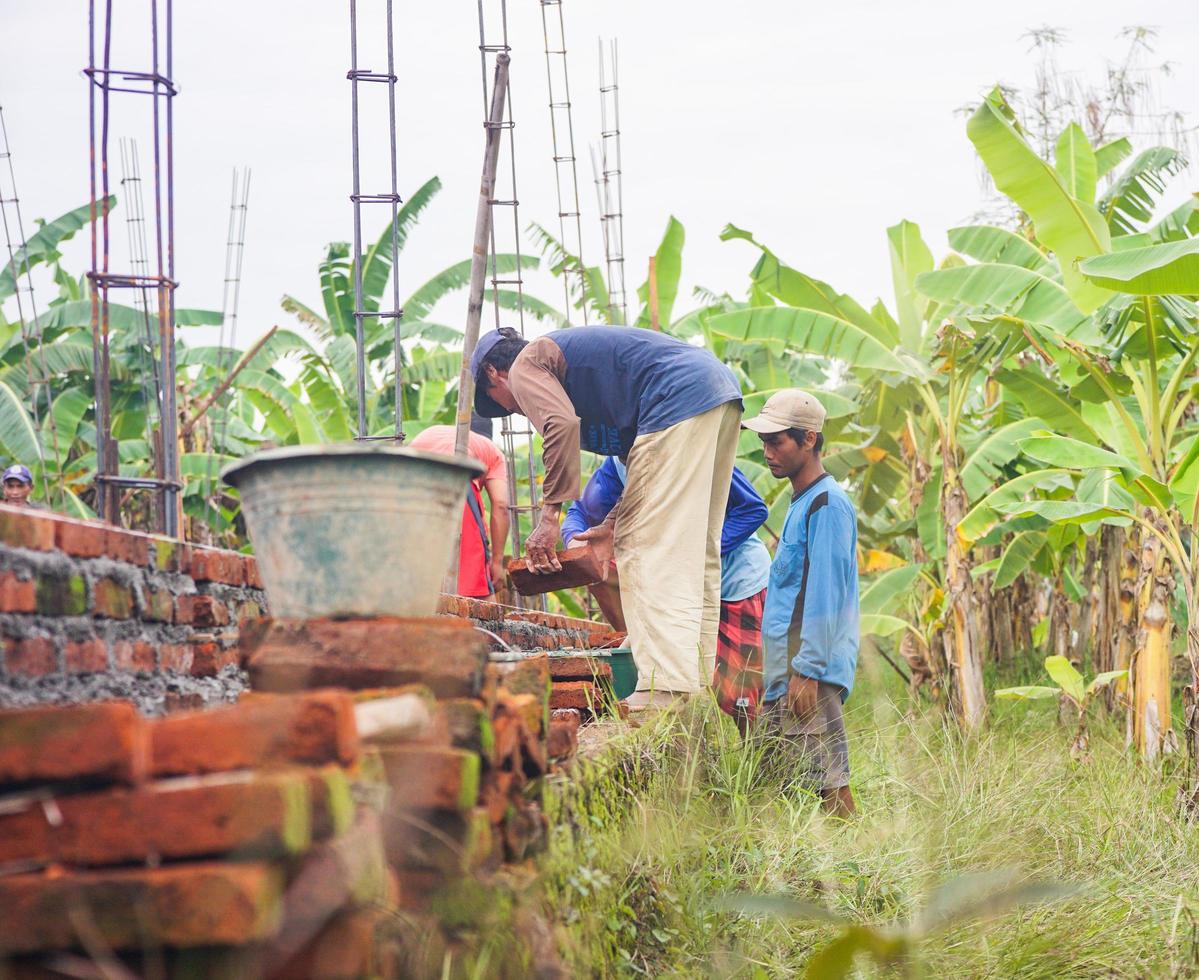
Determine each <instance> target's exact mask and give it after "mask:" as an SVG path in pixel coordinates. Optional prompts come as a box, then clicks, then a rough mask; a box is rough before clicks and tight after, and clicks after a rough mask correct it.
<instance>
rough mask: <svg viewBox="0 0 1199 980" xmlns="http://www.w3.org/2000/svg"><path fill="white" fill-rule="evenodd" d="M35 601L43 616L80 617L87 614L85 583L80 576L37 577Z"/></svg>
mask: <svg viewBox="0 0 1199 980" xmlns="http://www.w3.org/2000/svg"><path fill="white" fill-rule="evenodd" d="M36 601H37V611H38V612H39V613H41V614H42V615H43V616H82V615H83V614H84V613H85V612H87V582H85V581H84V579H83V576H82V575H67V576H63V575H39V576H38V579H37V594H36Z"/></svg>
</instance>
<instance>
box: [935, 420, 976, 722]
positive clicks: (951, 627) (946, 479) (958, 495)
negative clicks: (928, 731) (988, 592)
mask: <svg viewBox="0 0 1199 980" xmlns="http://www.w3.org/2000/svg"><path fill="white" fill-rule="evenodd" d="M942 459H943V466H944V470H943V479H942V484H941V518H942V521H943V526H944V528H945V539H946V551H945V593H946V596H945V601H946V610H947V616H946V623H945V629H944V631H943V633H942V640H943V642H944V644H945V662H946V664H947V665H948V668H949V691H950V703H951V705H952V706H953V710H954V713H955V714H956V716H957V719H958V722H959V724H960V725H961V726H962V728H964V729H965V730H966V731H974V730H976V729H978V728H980V727H981V726H982V724H983V722H984V721H985V720H986V716H987V702H986V693H985V691H984V690H983V671H982V657H981V655H980V653H981V651H980V650H979V639H978V638H979V633H978V621H977V610H976V607H975V596H974V588H973V582H972V581H971V577H970V562H969V559H968V558H967V557H966V552H965V549H964V548H963V547H962V545H961V542H960V541H959V540H958V534H957V527H958V523H959V522H960V521H961V520H962V518H963V517H965V516H966V511H967V510H968V508H969V501H968V498H967V497H966V491H965V488H964V487H963V486H962V482H961V478H960V477H959V475H958V469H957V454H956V452H954V450H953V448H952V447H951V446H948V445H946V444H945V442H944V441H943V442H942Z"/></svg>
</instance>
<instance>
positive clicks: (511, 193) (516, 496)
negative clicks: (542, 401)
mask: <svg viewBox="0 0 1199 980" xmlns="http://www.w3.org/2000/svg"><path fill="white" fill-rule="evenodd" d="M484 6H485V0H478V8H479V61H480V75H481V77H482V81H483V111H484V112H485V113H490V106H491V91H490V88H489V85H488V82H489V78H488V74H489V73H488V59H489V57H490V56H492V55H495V56H496V58H497V59H498V56H499V55H500V54H505V55H509V54H511V51H512V48H511V46H510V45H509V44H508V4H507V0H498V2H496V0H490V2H488V3H487V4H486V6H488V7H489V8H491V9H492V10H493V11H498V14H499V18H500V25H499V26H500V40H499V42H498V43H495V42H489V41H488V31H487V17H486V12H485V10H484ZM505 87H506V88H507V89H508V92H507V104H506V107H505V119H504V121H503V122H502V123H501V124H500V125H499V127H498V129H499V130H500V132H501V136H502V134H503V132H505V131H506V132H507V134H508V152H507V164H508V169H507V181H506V182H502V181H501V179H500V177H499V172H498V170H497V176H496V184H497V189H496V195H497V196H493V197H492V199H491V201H490V204H491V208H492V217H491V236H490V238H491V248H490V251H491V260H490V261H491V299H492V308H493V311H494V315H495V326H496V327H499V326H500V325H501V318H500V309H501V307H500V292H501V290H500V287H501V286H511V287H513V290H512V293H511V294H510V295H511V298H512V300H513V306H514V307H515V310H514V313H515V317H514V320H515V324H514V325H515V327H516V329H517V330H518V331H519V332H520V334H521V335H522V336H523V335H524V332H525V317H524V278H523V276H522V274H521V270H522V269H523V268H524V263H523V259H522V257H521V249H520V235H521V228H520V213H519V208H520V195H519V194H518V192H517V181H516V143H515V140H514V139H513V130H514V129H515V125H516V124H515V122H514V121H513V110H512V79H511V75H510V74H509V77H508V79H507V81H506V83H505ZM501 154H503V150H502V148H501ZM501 183H505V184H506V187H505V190H506V193H505V196H503V197H499V196H498V195H499V193H500V191H499V186H500V184H501ZM495 208H506V209H508V210H509V211H510V213H511V215H512V225H511V236H512V238H511V241H512V252H513V255H512V258H513V261H514V269H513V272H512V273H511V275H510V278H505V277H504V275H503V274H502V273H501V272H500V267H499V259H498V256H499V254H500V253H499V251H498V249H497V248H496V240H497V228H498V225H499V223H498V222H497V221H496V220H495ZM535 436H536V434H535V433H534V431H533V427H532V426H531V425H530V424H529V422H528V420H527V419H523V418H522V420H521V422H520V423H517V422H514V421H513V416H511V415H509V416H505V417H504V419H503V422H502V423H501V427H500V437H501V439H502V441H503V446H504V453H505V455H506V456H507V459H508V492H509V505H508V512H509V515H510V517H511V528H512V531H511V534H512V553H513V555H520V553H521V548H522V542H523V534H522V531H521V515H528V517H529V520H530V522H532V520H533V518H534V515H536V513H537V512H538V510H539V509H540V504H539V500H538V498H539V494H538V484H537V460H536V456H535V453H534V448H533V446H534V439H535ZM518 460H519V462H518ZM518 466H519V467H520V468H521V469H523V470H524V471H525V475H526V482H527V486H528V494H527V499H528V503H527V504H524V503H521V494H520V491H521V485H520V482H519V481H518V479H517V468H518ZM493 544H495V543H493ZM514 601H515V602H516V603H517V604H518V605H523V604H524V600H523V599H522V598H521V597H520V596H519V595H517V596H516V597H515V600H514ZM534 602H535V603H536V604H537V605H538V606H539V607H540V608H542V609H544V608H545V597H544V596H539V597H538V598H536V599H535V600H534Z"/></svg>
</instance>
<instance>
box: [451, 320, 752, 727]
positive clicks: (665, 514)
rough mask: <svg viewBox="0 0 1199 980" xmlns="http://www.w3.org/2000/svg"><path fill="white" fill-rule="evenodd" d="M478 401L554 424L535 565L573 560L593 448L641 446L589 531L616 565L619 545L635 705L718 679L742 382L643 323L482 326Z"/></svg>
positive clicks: (621, 452)
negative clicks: (567, 520) (571, 540)
mask: <svg viewBox="0 0 1199 980" xmlns="http://www.w3.org/2000/svg"><path fill="white" fill-rule="evenodd" d="M471 370H472V373H473V374H474V377H475V410H476V411H477V412H478V413H479V414H480V415H482V416H485V417H490V418H495V417H498V416H501V415H509V414H511V413H512V412H520V413H521V414H523V415H524V416H525V417H526V418H528V419H529V421H530V422H531V423H532V424H533V427H534V428H535V429H536V430H537V431H538V433H540V435H541V437H542V442H543V451H542V458H543V462H544V465H545V482H544V486H543V494H544V496H543V501H542V508H541V519H540V521H539V523H538V525H537V527H536V528H535V529H534V530H533V533H532V534H530V535H529V537H528V539H527V540H526V541H525V557H526V559H527V561H528V563H529V568H530V570H532V571H534V572H538V573H541V574H545V573H548V572H551V571H556V570H558V568H560V567H561V566H560V564H559V562H558V559H557V558H556V557H555V549H556V547H557V544H558V542H559V540H560V539H561V531H560V527H559V525H560V523H561V516H562V506H563V505H564V504H566V503H568V502H569V501H572V500H576V499H578V497H579V493H580V489H581V488H580V466H579V452H580V450H581V449H586V450H589V451H590V452H594V453H598V454H600V455H603V456H627V460H628V462H627V472H628V478H627V483H626V486H625V491H624V495H623V497H622V499H621V501H620V503H619V505H618V506H617V507H616V508H615V509H614V510H613V512H612V513H611V514H609V515H608V518H607V519H606V520H605V521H604V523H603V524H601V525H600V526H599V527H596V528H592V529H591V530H589V531H586V532H584V533H583V534H580V535H578V536H577V537H576V538H575V540H577V541H589V542H590V543H591V545H592V546H593V547H594V548H595V549H596V551H597V552H598V554H599V557H600V558H601V560H603V561H604V567H607V559H608V558H610V557H611V554H612V552H613V550H614V551H615V555H616V560H617V562H619V564H620V570H621V596H622V603H623V605H624V613H625V622H626V624H627V625H628V629H629V642H630V645H631V646H632V648H633V657H634V659H635V661H636V663H637V674H638V681H637V688H638V689H637V692H636V693H635V694H634V695H633V696H632V697H630V698H629V704H630V706H632V707H639V706H643V705H646V704H650V703H655V702H664V701H669V700H670V699H672V698H674V697H677V696H684V695H689V694H694V693H696V692H699V691H702V690H703V689H704V688H705V687H707V685H708V683H709V682H710V679H711V677H712V671H713V668H714V666H715V661H716V633H717V627H718V624H719V617H720V532H721V527H722V525H723V523H724V509H725V502H726V500H727V499H728V488H729V480H730V479H731V477H732V471H733V460H734V458H735V456H736V453H737V437H738V432H739V426H740V422H741V389H740V387H739V386H738V384H737V379H736V377H735V376H734V375H733V372H732V371H730V370H729V369H728V368H727V367H726V366H725V365H723V364H721V363H720V361H718V360H717V359H716V357H715V356H713V355H712V353H711V352H709V351H706V350H704V349H703V348H700V347H693V346H691V345H690V344H686V343H683V342H682V341H680V340H676V339H674V338H673V337H669V336H667V335H665V334H661V333H658V332H656V331H652V330H643V329H638V328H633V327H572V328H570V329H566V330H556V331H553V332H551V333H549V334H546V335H545V336H543V337H539V338H538V339H537V340H534V341H532V342H526V341H525V340H524V339H523V338H522V337H520V335H519V334H517V333H516V332H515V331H513V330H506V329H501V330H498V331H491V332H490V333H488V334H486V335H484V336H483V337H480V338H479V343H478V346H477V347H476V348H475V352H474V356H473V357H472V359H471Z"/></svg>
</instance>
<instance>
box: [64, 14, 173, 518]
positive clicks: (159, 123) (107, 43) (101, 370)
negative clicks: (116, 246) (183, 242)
mask: <svg viewBox="0 0 1199 980" xmlns="http://www.w3.org/2000/svg"><path fill="white" fill-rule="evenodd" d="M96 6H97V0H89V3H88V66H87V68H85V69H84V75H85V76H86V78H87V79H88V83H89V85H88V93H89V101H88V123H89V125H88V130H89V143H90V164H91V166H90V178H91V181H90V182H91V207H90V216H91V219H92V220H91V233H92V242H91V245H92V248H91V259H92V264H91V269H90V271H89V272H88V275H87V278H88V281H89V283H90V286H91V299H92V365H93V373H94V383H95V421H96V469H97V473H96V510H97V511H98V512H99V513H100V515H101V516H102V517H103V518H104V519H105V520H107V521H109V522H110V523H114V524H115V523H118V522H119V520H120V499H121V494H120V491H121V489H122V488H126V489H130V490H150V491H153V492H154V493H155V494H156V497H157V508H156V509H157V518H156V522H157V525H158V528H159V530H161V531H162V532H163V533H165V534H168V535H170V536H172V537H178V536H179V533H180V529H181V525H182V509H181V504H182V499H181V497H180V494H179V491H180V490H181V489H182V484H181V483H180V482H179V446H178V424H179V419H178V414H177V411H176V407H175V290H176V289H177V288H178V285H179V284H178V282H177V281H176V279H175V248H174V242H175V203H174V169H175V152H174V141H173V136H174V98H175V96H176V95H177V94H178V90H177V89H176V87H175V83H174V81H173V79H172V77H171V76H172V71H173V69H174V55H173V45H172V27H173V23H172V18H173V5H172V0H165V8H164V9H165V15H166V16H165V20H164V24H163V30H162V31H161V32H160V30H159V9H160V4H159V0H150V4H149V6H150V44H151V56H150V70H149V71H136V70H125V69H115V68H113V67H112V61H111V55H112V39H113V16H112V6H113V5H112V0H104V23H103V49H102V51H103V53H102V58H101V63H100V65H97V64H96ZM97 93H99V101H100V126H99V139H98V140H97V129H96V101H97ZM114 93H123V94H131V95H147V96H149V97H150V102H151V109H152V119H153V133H154V135H153V142H154V147H153V157H154V187H153V194H154V219H155V223H154V243H155V263H154V266H155V268H156V270H157V271H156V272H155V273H153V274H151V273H149V272H148V271H140V272H139V271H137V270H134V271H133V272H125V273H122V272H114V271H113V270H112V262H111V251H110V243H111V236H110V228H109V213H108V199H109V163H108V136H109V129H110V118H111V113H110V109H111V106H110V102H111V96H112V95H113V94H114ZM164 102H165V107H164V105H163V103H164ZM164 108H165V121H164V119H163V116H164ZM164 156H165V171H166V174H165V178H164V176H163V169H164V167H163V158H164ZM164 211H165V225H166V227H165V232H164V228H163V224H164ZM147 265H148V257H147ZM112 289H134V290H137V291H139V292H142V293H143V294H144V293H148V292H149V290H154V291H155V292H156V293H157V297H158V324H157V326H158V343H159V357H160V368H159V371H160V374H161V379H160V380H161V383H160V385H159V391H160V394H159V404H158V406H157V407H158V430H157V431H156V432H153V433H150V434H149V436H150V437H149V438H148V441H149V442H150V444H151V445H152V446H154V456H155V470H156V476H155V477H154V478H150V477H142V476H122V475H121V473H120V461H119V454H118V451H117V444H116V441H115V440H114V439H113V438H112V408H111V403H112V392H111V382H110V375H109V291H110V290H112ZM135 295H136V294H135Z"/></svg>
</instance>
